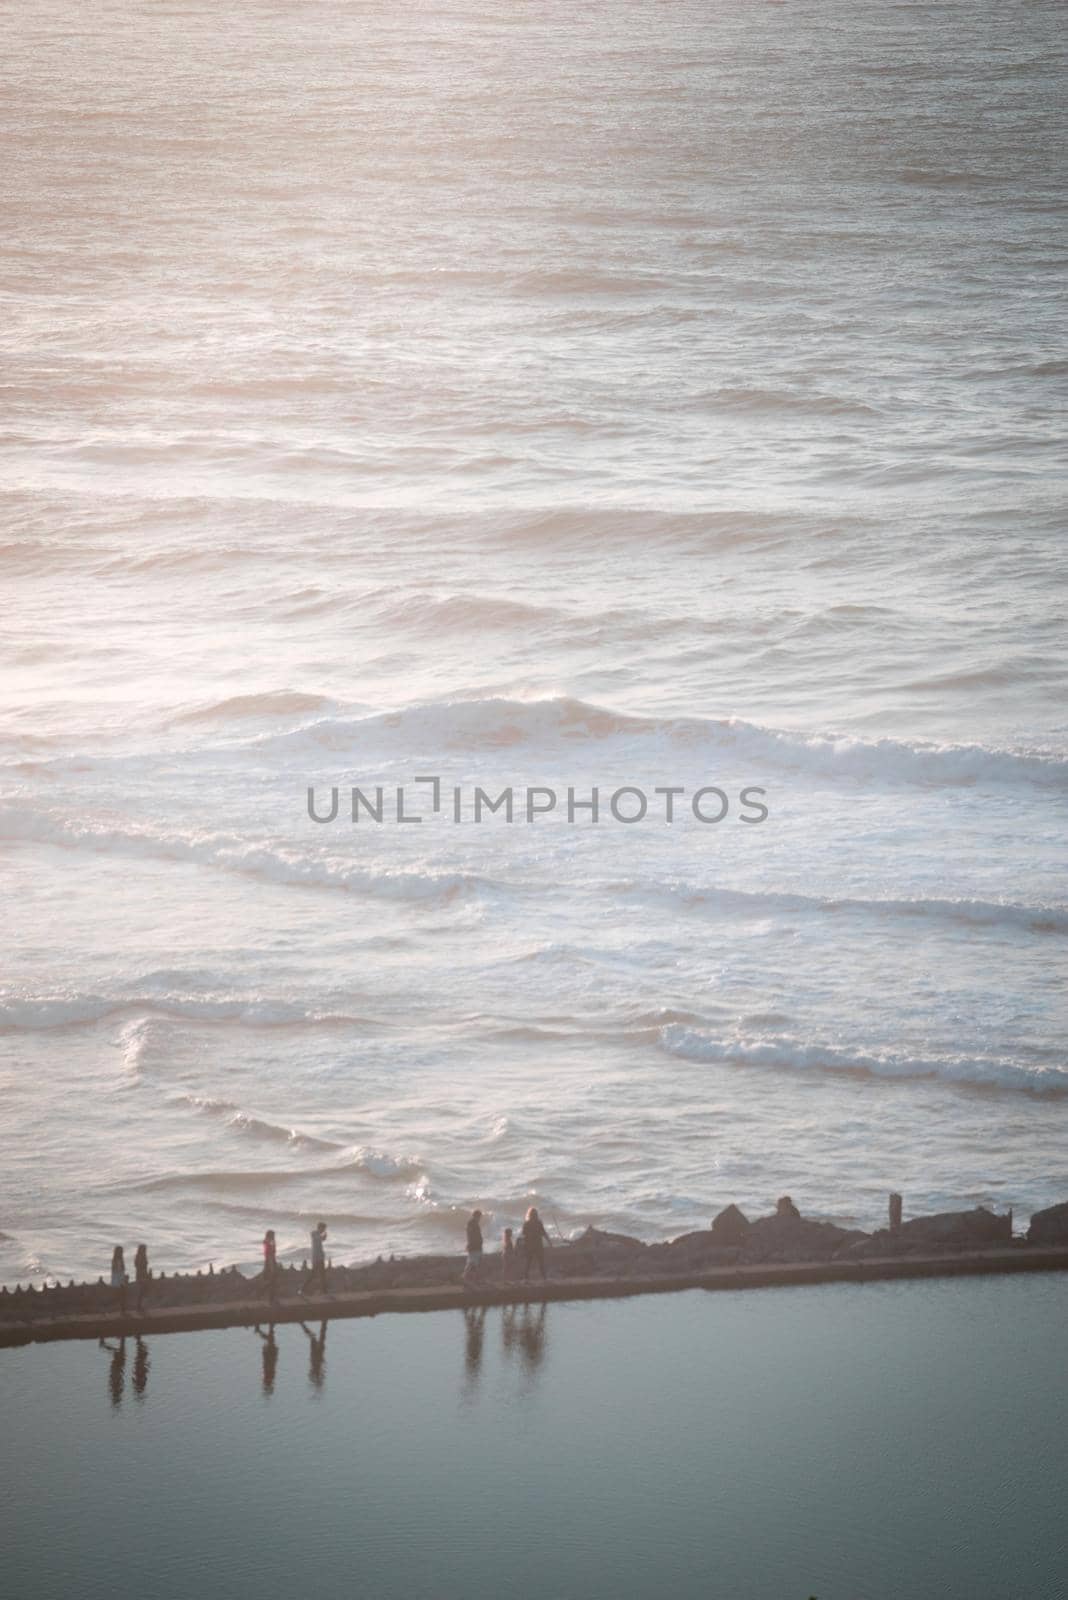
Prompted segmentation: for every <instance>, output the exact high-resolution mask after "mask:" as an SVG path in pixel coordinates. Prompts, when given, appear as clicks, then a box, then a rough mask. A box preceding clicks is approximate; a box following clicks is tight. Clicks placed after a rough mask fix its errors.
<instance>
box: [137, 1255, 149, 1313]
mask: <svg viewBox="0 0 1068 1600" xmlns="http://www.w3.org/2000/svg"><path fill="white" fill-rule="evenodd" d="M151 1277H152V1274H151V1272H150V1271H149V1267H148V1246H147V1244H139V1245H138V1246H137V1249H136V1250H135V1251H134V1285H135V1298H134V1306H135V1309H136V1310H137V1313H138V1315H140V1313H141V1312H142V1311H143V1310H144V1306H145V1295H146V1294H147V1293H148V1285H149V1281H150V1279H151Z"/></svg>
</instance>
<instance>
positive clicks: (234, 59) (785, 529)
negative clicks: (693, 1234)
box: [0, 0, 1068, 1535]
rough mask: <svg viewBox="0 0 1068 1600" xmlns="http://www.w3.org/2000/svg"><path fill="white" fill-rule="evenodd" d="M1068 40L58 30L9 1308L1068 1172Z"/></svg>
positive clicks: (8, 238) (24, 647)
mask: <svg viewBox="0 0 1068 1600" xmlns="http://www.w3.org/2000/svg"><path fill="white" fill-rule="evenodd" d="M1063 20H1064V18H1063V9H1062V8H1061V7H1060V6H1059V5H1057V4H1054V3H1050V0H1036V3H1033V4H1027V5H1023V4H1018V3H1011V0H1010V3H1008V4H1004V3H997V4H995V3H993V0H970V3H968V4H947V5H936V6H931V5H926V4H923V5H920V4H895V5H885V6H883V5H878V6H877V5H870V4H864V5H858V4H854V3H847V0H791V3H789V4H786V5H778V4H754V3H752V0H715V3H709V4H698V3H694V0H665V3H662V4H657V5H655V6H654V5H649V4H639V3H637V0H619V3H617V4H613V5H610V6H606V5H589V6H585V7H574V6H571V5H566V6H565V5H562V4H560V3H558V0H532V3H530V4H524V5H522V6H478V5H475V6H471V5H460V4H458V3H456V0H442V3H441V4H435V5H434V6H432V7H421V6H396V5H392V4H384V3H381V0H366V3H359V4H357V3H347V0H337V3H323V4H314V5H308V4H303V3H299V4H298V3H291V0H277V3H270V4H266V3H265V4H255V5H236V4H231V3H215V0H213V3H211V4H207V3H205V0H190V3H183V4H153V5H152V6H142V5H136V4H133V3H129V0H101V3H100V4H97V5H94V6H92V7H90V8H86V7H84V6H80V5H76V4H73V3H69V0H62V3H61V0H34V3H32V4H30V3H26V0H16V3H15V4H13V5H10V6H8V7H7V8H6V13H5V23H6V26H5V57H6V79H7V93H6V95H5V99H4V104H3V107H2V108H0V119H2V124H3V141H4V150H5V157H4V165H3V171H2V173H0V198H2V203H3V214H4V226H3V230H2V236H0V271H2V274H3V284H4V316H3V321H2V325H0V357H2V362H3V374H4V376H3V414H4V422H3V429H2V433H0V492H2V497H3V500H2V503H3V515H4V533H3V540H2V548H0V575H2V578H3V584H4V593H5V598H6V601H7V605H6V608H5V614H4V626H3V631H2V636H0V658H2V662H3V669H4V682H5V690H6V692H5V709H4V712H3V716H2V719H0V871H2V874H3V883H4V906H5V921H6V935H7V948H6V959H5V962H4V966H3V970H2V972H0V985H2V993H0V1091H2V1095H3V1110H4V1134H5V1142H4V1161H3V1164H2V1171H0V1233H2V1235H3V1237H0V1277H2V1278H3V1279H4V1280H6V1281H8V1282H12V1281H16V1280H22V1281H25V1280H26V1279H27V1278H29V1277H34V1278H36V1279H38V1280H40V1279H42V1278H45V1277H48V1276H61V1277H66V1276H69V1275H71V1274H74V1273H78V1274H81V1273H84V1272H89V1273H91V1274H94V1275H95V1274H96V1273H98V1272H100V1271H103V1270H105V1269H106V1266H107V1262H108V1261H109V1259H110V1251H111V1246H112V1244H113V1243H114V1242H115V1241H116V1240H119V1239H121V1240H124V1241H126V1242H127V1243H132V1242H134V1241H136V1240H138V1239H141V1238H143V1239H145V1240H147V1241H148V1242H149V1244H150V1247H151V1252H152V1256H153V1259H154V1260H155V1262H156V1263H157V1265H160V1266H163V1267H165V1268H167V1269H168V1270H169V1269H170V1268H173V1267H193V1266H203V1265H206V1264H207V1263H208V1262H209V1261H216V1262H218V1263H221V1262H228V1261H238V1262H241V1263H242V1264H244V1265H250V1264H252V1263H253V1262H254V1261H255V1260H256V1255H257V1250H258V1243H257V1241H258V1240H259V1239H260V1237H261V1236H262V1234H263V1231H264V1229H265V1228H267V1227H274V1228H275V1229H276V1230H277V1232H278V1238H279V1246H280V1254H281V1255H282V1257H283V1259H287V1260H299V1259H300V1258H301V1257H302V1256H303V1255H304V1254H306V1251H307V1235H308V1230H309V1228H310V1227H311V1226H312V1225H313V1224H314V1223H315V1222H316V1221H317V1220H319V1218H320V1217H322V1218H324V1219H325V1220H326V1221H327V1222H328V1224H329V1228H330V1236H329V1237H330V1250H331V1252H332V1254H333V1255H334V1257H335V1258H336V1259H349V1258H353V1257H358V1256H366V1255H373V1254H376V1253H379V1252H390V1251H401V1250H403V1251H413V1250H417V1249H458V1248H460V1246H461V1243H462V1237H463V1235H462V1224H463V1218H464V1214H465V1211H466V1209H467V1208H468V1207H470V1206H471V1205H473V1204H475V1203H478V1204H480V1205H481V1207H482V1209H483V1211H484V1212H485V1213H486V1216H487V1225H488V1228H489V1230H490V1232H491V1234H496V1233H497V1232H498V1231H499V1229H500V1228H501V1227H502V1226H503V1225H504V1224H505V1223H508V1222H513V1221H515V1220H516V1219H517V1218H518V1217H519V1216H520V1215H521V1214H522V1212H523V1210H524V1208H525V1207H526V1206H527V1205H528V1204H531V1203H537V1204H539V1205H540V1206H541V1207H542V1209H543V1212H544V1213H545V1215H546V1216H547V1218H548V1219H549V1220H550V1223H551V1225H552V1226H553V1228H554V1229H555V1228H559V1230H560V1231H561V1232H564V1233H567V1232H571V1231H573V1230H575V1229H577V1228H580V1227H583V1226H585V1225H586V1224H588V1223H591V1222H592V1223H597V1224H598V1225H601V1226H605V1227H609V1228H616V1229H624V1230H627V1231H634V1232H640V1233H642V1234H643V1235H644V1236H646V1237H650V1238H659V1237H666V1236H670V1235H672V1234H676V1233H680V1232H682V1231H684V1230H686V1229H688V1228H691V1227H694V1226H697V1225H704V1224H707V1221H708V1218H709V1217H710V1215H712V1214H713V1213H714V1211H716V1210H717V1209H718V1208H719V1207H721V1206H722V1205H724V1204H726V1203H727V1202H728V1201H732V1200H734V1201H738V1202H740V1203H741V1204H742V1205H743V1206H744V1207H745V1208H747V1209H750V1210H752V1209H756V1210H761V1209H763V1210H767V1209H770V1207H771V1204H772V1203H773V1201H774V1199H775V1197H776V1196H777V1195H778V1194H780V1193H782V1192H784V1191H787V1192H790V1193H791V1194H792V1195H793V1196H794V1198H795V1200H796V1201H797V1202H798V1203H799V1205H800V1206H801V1208H802V1209H803V1210H804V1211H806V1212H807V1213H810V1214H815V1215H819V1216H827V1217H834V1218H835V1219H837V1220H839V1221H841V1222H855V1223H859V1224H861V1225H864V1226H871V1225H873V1224H875V1223H877V1222H878V1221H879V1220H881V1218H882V1217H883V1216H884V1215H885V1204H886V1201H885V1196H886V1192H887V1191H888V1190H889V1189H896V1190H901V1191H903V1192H904V1194H905V1196H906V1208H907V1210H910V1211H914V1210H917V1209H921V1208H931V1207H940V1206H948V1205H957V1204H960V1205H971V1204H975V1203H979V1202H982V1203H985V1204H989V1205H996V1206H999V1207H1004V1206H1008V1205H1013V1206H1015V1208H1016V1210H1017V1214H1018V1215H1023V1216H1026V1213H1027V1212H1028V1210H1029V1209H1031V1208H1033V1207H1035V1206H1039V1205H1042V1204H1046V1203H1049V1202H1051V1201H1053V1200H1056V1199H1064V1198H1065V1197H1066V1196H1068V1154H1066V1151H1068V1138H1066V1136H1068V1098H1066V1095H1065V1091H1066V1089H1068V1063H1066V1056H1065V1021H1066V1015H1065V1011H1066V1008H1065V1000H1064V984H1063V978H1064V970H1065V968H1064V956H1065V948H1066V943H1065V941H1066V934H1068V904H1066V901H1065V896H1064V891H1063V871H1064V866H1065V850H1064V833H1065V820H1066V807H1065V798H1066V792H1068V724H1066V721H1065V716H1064V705H1065V691H1066V682H1065V679H1066V673H1065V666H1064V657H1063V638H1064V618H1065V573H1064V561H1063V552H1064V537H1065V535H1064V520H1063V495H1062V487H1063V478H1062V477H1061V474H1062V471H1063V465H1064V461H1063V452H1062V450H1061V449H1060V445H1059V439H1060V418H1061V408H1062V406H1063V401H1064V397H1065V384H1064V380H1065V373H1066V368H1065V363H1064V357H1063V350H1064V344H1063V338H1064V318H1063V302H1061V301H1059V300H1058V295H1057V290H1058V284H1059V281H1060V274H1061V272H1062V270H1063V264H1064V231H1063V230H1064V222H1065V203H1064V193H1063V183H1062V181H1061V179H1062V175H1063V164H1062V163H1063V154H1064V147H1063V122H1062V121H1061V119H1060V107H1061V95H1062V92H1063V83H1064V66H1065V37H1066V36H1065V34H1064V30H1063ZM418 778H423V779H427V778H436V779H437V780H438V781H439V784H440V786H441V787H440V801H441V804H440V809H439V810H438V811H437V812H435V811H434V810H433V809H432V805H431V804H429V803H428V801H429V799H430V797H431V795H432V789H431V786H430V785H428V784H427V783H423V784H422V785H420V784H418V783H417V782H416V780H417V779H418ZM335 786H337V788H338V790H339V815H338V818H337V820H336V821H334V822H331V823H321V822H316V821H314V820H312V817H311V816H310V815H309V809H308V791H309V788H311V789H312V790H313V793H314V804H315V806H316V808H318V810H319V811H320V813H321V814H325V811H326V810H327V809H328V808H329V802H330V796H331V791H332V789H333V788H334V787H335ZM354 786H355V787H357V788H359V789H361V791H362V792H363V793H364V794H365V795H366V796H367V797H368V798H369V799H370V800H371V802H372V803H375V802H376V797H377V794H378V790H379V789H380V788H381V790H382V820H381V822H376V821H375V820H374V819H373V818H372V817H371V816H370V814H369V813H368V811H366V810H360V812H359V820H358V821H357V822H356V823H353V822H352V821H351V805H350V799H351V790H352V788H353V787H354ZM479 787H482V788H484V790H485V791H486V793H487V794H488V795H490V796H492V797H494V798H496V797H498V796H499V795H500V793H501V792H502V791H503V790H505V789H508V788H511V789H512V790H514V793H515V796H516V797H517V798H516V808H517V809H516V815H515V817H514V819H513V820H512V821H511V822H509V821H508V820H507V816H506V814H505V813H504V812H503V811H500V812H496V813H492V814H490V813H486V814H484V815H483V816H482V818H481V820H479V821H475V820H474V815H473V810H474V803H475V800H474V796H475V790H476V788H479ZM595 787H596V788H597V790H598V795H599V799H600V804H601V813H600V815H599V817H598V820H597V821H596V822H594V821H593V819H592V813H591V812H590V811H589V810H588V809H587V810H583V809H582V805H583V802H587V803H588V802H589V801H590V799H591V797H592V791H593V789H594V788H595ZM531 789H536V790H540V791H541V792H542V796H543V799H542V802H541V803H542V804H544V805H546V806H547V801H545V800H544V792H545V791H546V790H549V791H551V792H552V794H553V795H554V797H555V806H554V809H553V810H551V811H549V810H547V809H546V811H545V812H544V814H540V813H539V814H536V815H535V816H534V817H533V819H532V820H531V821H529V822H528V821H527V820H526V815H525V812H524V811H523V809H522V807H523V806H524V805H525V798H526V796H527V794H528V791H529V790H531ZM665 789H672V790H677V791H678V792H679V793H678V797H677V811H676V814H675V817H674V820H673V821H671V822H668V821H667V820H666V816H665V804H666V801H665V798H664V796H663V795H659V796H658V795H657V794H656V791H657V790H665ZM701 789H708V790H712V789H720V790H722V792H723V795H724V796H725V797H726V799H727V801H728V809H727V813H726V815H724V817H723V819H722V820H721V821H718V822H717V821H713V820H702V819H701V818H700V817H698V816H697V815H696V814H695V813H694V810H693V804H692V801H693V797H694V796H695V794H697V792H698V791H699V790H701ZM743 789H744V790H749V791H751V792H752V793H753V794H754V795H755V797H756V798H757V800H758V801H759V802H760V804H761V805H762V806H763V807H765V808H766V810H767V815H766V817H765V818H764V819H763V820H757V819H755V815H754V814H753V813H750V814H749V815H748V818H747V817H746V815H745V814H744V813H743V811H742V807H741V805H740V803H739V796H740V795H741V792H742V790H743ZM398 790H401V791H402V792H403V797H404V805H405V806H406V808H407V812H408V814H412V815H415V814H418V815H420V816H421V817H422V820H421V821H419V822H416V823H403V822H399V821H398V820H397V791H398ZM569 790H570V791H572V796H571V798H572V800H573V801H574V802H577V807H575V808H573V817H574V820H569V817H568V813H567V800H568V791H569ZM622 790H627V791H628V792H629V793H628V795H626V796H624V798H623V800H622V801H621V802H620V803H619V807H618V809H620V810H622V811H623V812H624V813H625V814H630V813H632V812H633V811H636V810H637V809H638V803H637V802H636V801H635V800H634V797H633V791H634V790H640V791H641V793H642V794H643V795H647V796H648V797H649V798H650V805H649V811H648V814H647V815H646V816H645V817H644V818H641V819H639V820H636V821H621V820H617V818H616V817H615V816H614V815H613V814H612V811H611V809H610V803H611V800H612V797H614V796H616V795H617V794H618V793H619V792H620V791H622ZM454 791H460V803H459V816H460V820H459V821H454V820H453V817H454V813H453V810H452V805H453V795H454ZM704 809H705V817H706V818H711V817H712V816H714V815H715V813H716V812H717V811H718V810H719V809H720V803H719V801H718V800H717V799H716V797H715V796H714V795H713V796H711V797H710V798H706V800H705V802H704ZM491 1531H492V1530H491V1529H490V1528H489V1527H487V1528H485V1529H484V1532H485V1533H486V1534H487V1535H489V1534H490V1533H491Z"/></svg>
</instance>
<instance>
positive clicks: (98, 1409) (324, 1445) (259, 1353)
mask: <svg viewBox="0 0 1068 1600" xmlns="http://www.w3.org/2000/svg"><path fill="white" fill-rule="evenodd" d="M1066 1328H1068V1278H1064V1277H1060V1278H1058V1277H1055V1276H1052V1275H1051V1276H1044V1277H1041V1278H1033V1279H1028V1280H1020V1279H988V1280H985V1281H984V1280H972V1281H966V1282H943V1283H923V1284H894V1285H872V1286H868V1287H862V1288H861V1287H857V1288H853V1287H836V1288H820V1289H786V1290H765V1291H759V1292H751V1293H748V1294H733V1295H707V1294H702V1293H700V1292H694V1293H691V1294H686V1295H678V1296H673V1297H665V1298H650V1299H644V1300H636V1301H623V1302H617V1303H613V1302H599V1303H592V1304H578V1305H573V1306H571V1305H554V1306H549V1307H548V1308H539V1307H531V1308H529V1310H527V1311H522V1310H519V1311H515V1312H502V1311H500V1310H490V1311H488V1312H487V1313H486V1314H485V1316H484V1320H483V1319H481V1318H480V1317H479V1316H478V1315H477V1314H473V1315H472V1316H470V1317H467V1318H465V1317H464V1316H463V1315H462V1314H461V1313H459V1312H456V1313H452V1312H443V1313H439V1314H436V1315H432V1316H424V1317H387V1318H380V1319H378V1320H376V1321H367V1322H343V1321H342V1322H336V1323H333V1324H331V1325H330V1326H329V1327H328V1329H327V1333H326V1340H325V1348H324V1347H323V1346H321V1345H319V1344H318V1343H313V1340H312V1339H311V1338H310V1337H309V1335H308V1334H306V1333H305V1332H304V1331H302V1330H301V1328H300V1327H297V1326H287V1327H283V1328H280V1329H278V1331H277V1341H276V1344H275V1345H274V1346H271V1345H270V1344H268V1343H266V1342H264V1340H262V1339H261V1338H259V1337H257V1335H256V1333H255V1332H253V1331H252V1330H248V1331H241V1330H233V1331H229V1332H225V1333H210V1334H197V1335H185V1336H170V1337H159V1338H154V1339H149V1340H148V1341H146V1343H145V1344H144V1345H143V1346H142V1347H141V1348H140V1349H139V1348H138V1346H137V1344H136V1342H135V1341H133V1340H127V1341H126V1345H125V1351H124V1352H119V1353H115V1352H113V1351H110V1350H101V1349H100V1348H99V1347H97V1346H96V1345H91V1344H81V1345H56V1346H51V1347H49V1346H43V1347H38V1348H30V1349H26V1350H17V1351H4V1352H0V1407H2V1417H3V1436H4V1457H5V1467H4V1472H3V1487H2V1500H0V1507H2V1512H3V1524H4V1530H5V1531H4V1538H3V1557H2V1569H3V1572H4V1583H3V1589H4V1592H5V1593H6V1594H8V1595H10V1596H12V1597H17V1600H73V1597H79V1600H92V1597H95V1596H98V1595H99V1596H105V1595H106V1596H109V1597H111V1600H127V1597H130V1600H133V1597H138V1600H140V1597H151V1600H172V1597H173V1600H189V1597H192V1596H195V1595H206V1596H210V1597H215V1596H220V1597H221V1596H226V1597H229V1596H244V1595H250V1596H251V1595H256V1596H258V1597H260V1600H283V1597H284V1600H293V1597H298V1596H301V1597H302V1596H308V1597H319V1596H322V1597H324V1600H325V1597H329V1600H334V1597H337V1600H341V1597H345V1600H349V1597H355V1596H358V1597H367V1600H394V1597H397V1600H401V1597H404V1600H423V1597H426V1600H500V1597H503V1596H515V1597H523V1600H526V1597H530V1600H535V1597H536V1600H639V1597H640V1600H646V1597H650V1600H651V1597H659V1596H670V1597H678V1600H710V1597H716V1600H719V1597H722V1600H795V1597H796V1600H806V1597H807V1596H809V1595H813V1594H815V1595H818V1596H819V1600H890V1597H891V1596H892V1597H894V1600H928V1597H936V1596H937V1597H939V1600H986V1597H990V1600H994V1597H995V1596H996V1597H998V1600H1004V1597H1011V1600H1054V1597H1059V1596H1063V1595H1064V1594H1065V1593H1066V1587H1065V1584H1066V1575H1068V1534H1066V1518H1065V1503H1066V1502H1065V1486H1066V1485H1065V1471H1066V1467H1068V1386H1066V1383H1065V1374H1066V1358H1065V1332H1066ZM310 1332H311V1333H313V1334H315V1335H316V1336H318V1335H319V1333H320V1329H319V1327H318V1325H316V1326H315V1327H314V1328H312V1329H311V1330H310Z"/></svg>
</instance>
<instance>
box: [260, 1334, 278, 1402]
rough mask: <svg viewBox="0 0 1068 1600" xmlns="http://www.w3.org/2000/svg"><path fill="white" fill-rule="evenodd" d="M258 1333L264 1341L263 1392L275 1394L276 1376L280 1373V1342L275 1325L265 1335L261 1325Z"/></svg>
mask: <svg viewBox="0 0 1068 1600" xmlns="http://www.w3.org/2000/svg"><path fill="white" fill-rule="evenodd" d="M256 1332H257V1333H258V1334H259V1336H260V1338H261V1339H262V1340H263V1392H264V1394H273V1393H274V1375H275V1373H276V1372H277V1371H278V1342H277V1340H276V1339H275V1336H274V1323H273V1322H272V1323H271V1325H270V1327H269V1328H268V1329H267V1332H266V1333H264V1332H263V1329H262V1328H261V1327H260V1325H259V1323H257V1324H256Z"/></svg>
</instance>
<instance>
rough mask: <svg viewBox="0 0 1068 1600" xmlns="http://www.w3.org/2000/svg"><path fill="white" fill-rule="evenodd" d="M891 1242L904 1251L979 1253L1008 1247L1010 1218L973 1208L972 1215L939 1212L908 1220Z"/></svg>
mask: <svg viewBox="0 0 1068 1600" xmlns="http://www.w3.org/2000/svg"><path fill="white" fill-rule="evenodd" d="M895 1238H897V1239H898V1240H899V1241H900V1243H901V1247H902V1248H903V1249H905V1250H912V1249H913V1248H915V1247H917V1246H920V1247H928V1248H931V1249H945V1248H946V1247H947V1246H948V1247H949V1248H951V1249H967V1248H969V1247H970V1248H972V1249H982V1247H983V1246H984V1245H986V1246H989V1245H996V1244H1010V1243H1011V1242H1012V1215H1011V1213H1009V1214H1008V1215H1006V1216H1004V1217H999V1216H997V1215H995V1213H994V1212H993V1211H988V1210H987V1209H986V1207H985V1206H976V1208H975V1210H974V1211H940V1212H937V1213H936V1214H935V1215H934V1216H930V1217H911V1218H910V1219H909V1221H908V1222H903V1223H902V1224H901V1227H900V1228H898V1229H897V1230H896V1233H895Z"/></svg>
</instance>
